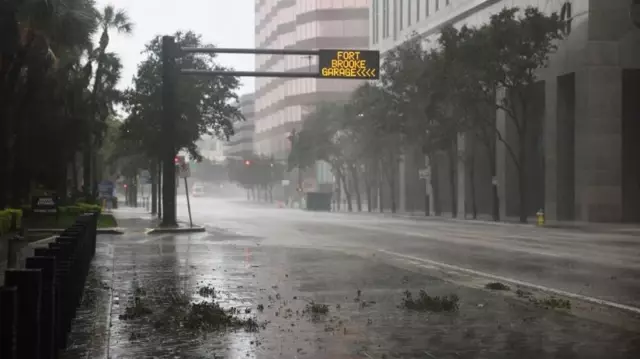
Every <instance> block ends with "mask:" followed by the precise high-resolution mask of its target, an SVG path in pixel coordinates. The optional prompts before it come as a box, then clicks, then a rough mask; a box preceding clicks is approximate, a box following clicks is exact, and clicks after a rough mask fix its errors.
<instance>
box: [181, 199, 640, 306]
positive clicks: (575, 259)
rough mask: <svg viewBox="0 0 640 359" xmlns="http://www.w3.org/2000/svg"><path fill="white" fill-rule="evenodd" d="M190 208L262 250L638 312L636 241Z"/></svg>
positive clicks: (238, 204) (215, 202) (211, 202)
mask: <svg viewBox="0 0 640 359" xmlns="http://www.w3.org/2000/svg"><path fill="white" fill-rule="evenodd" d="M191 200H192V203H191V204H192V216H193V219H194V222H195V223H199V224H203V225H205V226H207V227H209V228H211V229H212V230H216V229H222V230H225V231H226V230H228V231H232V232H234V233H239V234H243V235H246V236H254V237H257V238H260V239H261V241H262V243H264V244H266V245H275V246H294V247H311V248H323V247H331V248H334V249H344V250H348V251H350V252H356V253H358V252H362V253H363V254H367V253H369V252H376V251H378V250H385V251H387V252H392V253H396V254H397V255H396V257H397V258H404V259H406V258H407V257H406V256H410V257H417V258H424V259H428V260H432V261H437V262H442V263H446V264H450V265H455V266H459V267H463V268H465V269H471V270H475V271H480V272H483V273H488V274H493V275H499V276H503V277H508V278H513V279H517V280H521V281H526V282H529V283H533V284H536V285H541V286H546V287H550V288H554V289H559V290H563V291H568V292H571V293H576V294H582V295H585V296H590V297H595V298H599V299H604V300H608V301H612V302H616V303H621V304H626V305H631V306H635V307H639V308H640V238H639V237H636V236H631V235H625V234H603V233H585V232H581V231H575V230H565V229H551V228H549V229H547V228H536V227H533V226H532V227H522V226H514V225H493V224H478V223H460V222H447V221H421V220H415V219H395V218H384V217H380V216H375V215H357V214H356V215H347V214H341V213H314V212H306V211H301V210H295V209H278V208H274V207H275V206H273V207H271V206H264V205H255V204H254V205H247V203H245V202H244V201H242V200H237V201H230V200H219V199H214V198H192V199H191ZM185 202H186V201H185V200H184V198H180V199H179V208H178V214H179V217H181V218H182V219H184V220H187V219H188V215H187V210H186V203H185ZM403 256H405V257H403Z"/></svg>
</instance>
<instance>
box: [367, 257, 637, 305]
mask: <svg viewBox="0 0 640 359" xmlns="http://www.w3.org/2000/svg"><path fill="white" fill-rule="evenodd" d="M378 252H381V253H386V254H388V255H392V256H396V257H400V258H404V259H409V260H412V261H418V262H422V263H428V264H430V265H432V266H436V267H441V268H447V269H451V270H454V271H458V272H463V273H467V274H471V275H475V276H480V277H485V278H490V279H493V280H497V281H502V282H507V283H511V284H517V285H521V286H523V287H529V288H533V289H537V290H540V291H543V292H548V293H553V294H557V295H561V296H564V297H568V298H573V299H578V300H582V301H585V302H589V303H593V304H598V305H604V306H607V307H611V308H616V309H621V310H626V311H630V312H633V313H636V314H640V308H637V307H632V306H630V305H625V304H620V303H616V302H611V301H608V300H604V299H598V298H594V297H589V296H586V295H582V294H576V293H571V292H566V291H564V290H560V289H555V288H550V287H546V286H543V285H538V284H533V283H529V282H525V281H521V280H517V279H513V278H507V277H502V276H499V275H495V274H491V273H485V272H480V271H477V270H473V269H468V268H463V267H459V266H455V265H452V264H446V263H442V262H438V261H433V260H430V259H425V258H419V257H414V256H410V255H407V254H402V253H397V252H391V251H387V250H384V249H378Z"/></svg>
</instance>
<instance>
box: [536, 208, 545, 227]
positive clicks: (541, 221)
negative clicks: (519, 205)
mask: <svg viewBox="0 0 640 359" xmlns="http://www.w3.org/2000/svg"><path fill="white" fill-rule="evenodd" d="M536 217H537V218H538V226H544V210H543V209H542V208H540V209H539V210H538V212H536Z"/></svg>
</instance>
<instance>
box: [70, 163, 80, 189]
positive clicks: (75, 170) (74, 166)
mask: <svg viewBox="0 0 640 359" xmlns="http://www.w3.org/2000/svg"><path fill="white" fill-rule="evenodd" d="M77 155H78V153H77V152H74V153H73V158H72V159H71V172H72V177H71V180H72V184H73V192H72V193H73V197H74V199H75V198H76V196H77V194H78V189H79V188H80V187H79V186H80V181H78V156H77Z"/></svg>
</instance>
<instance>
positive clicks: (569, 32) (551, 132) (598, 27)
mask: <svg viewBox="0 0 640 359" xmlns="http://www.w3.org/2000/svg"><path fill="white" fill-rule="evenodd" d="M631 4H632V1H630V0H395V1H394V0H372V2H371V7H370V9H371V15H372V18H371V21H370V28H369V31H370V34H371V41H370V45H371V47H373V48H376V49H379V50H380V51H381V52H383V53H384V52H385V51H387V50H389V49H391V48H394V47H395V46H398V45H399V44H400V43H402V42H403V41H405V39H406V38H407V37H408V36H410V35H411V34H412V33H414V32H415V33H417V34H419V35H420V36H421V37H422V38H423V39H424V40H425V44H434V41H433V40H435V38H436V36H437V35H438V32H439V30H440V28H441V27H442V26H443V25H445V24H453V25H454V26H461V25H463V24H466V25H470V26H475V25H481V24H483V23H486V22H487V21H488V20H489V17H490V15H491V14H495V13H497V12H499V11H500V10H501V9H503V8H504V7H511V6H519V7H521V8H522V7H525V6H536V7H538V8H539V9H541V10H542V11H544V12H546V13H551V12H557V13H559V14H560V15H561V17H563V18H564V19H565V20H568V23H567V27H566V29H565V33H566V37H565V39H564V40H562V41H560V42H559V44H558V45H559V48H558V51H557V53H556V54H554V55H553V56H552V57H551V63H550V66H549V68H547V69H545V70H542V71H540V72H539V74H538V75H539V80H540V81H539V83H538V85H537V86H536V89H535V91H534V92H535V94H532V98H533V99H534V101H535V103H536V106H534V108H535V111H534V112H535V113H532V114H531V116H532V117H531V118H532V119H534V120H533V121H532V122H531V123H532V126H533V127H534V129H532V131H531V132H532V133H533V136H532V138H531V141H528V142H530V143H529V144H528V148H527V151H528V156H529V159H530V160H529V165H528V166H527V179H528V186H527V189H526V195H527V197H528V203H529V208H528V212H529V214H534V213H535V212H536V211H537V210H538V209H540V208H542V209H544V211H545V212H546V216H547V218H549V219H554V220H577V221H605V222H621V221H622V222H640V161H638V157H637V156H638V154H639V153H640V141H638V138H640V121H638V116H639V114H640V101H638V95H639V94H640V70H638V69H640V41H639V40H640V30H639V29H637V28H636V26H634V24H633V21H632V20H631V18H630V16H629V13H630V7H631ZM636 13H637V12H636ZM383 55H384V54H383ZM496 121H497V126H498V128H499V129H500V131H501V133H502V134H503V135H504V136H507V141H509V140H510V139H513V137H510V136H514V131H513V129H512V128H511V127H512V126H513V125H512V124H511V122H510V121H509V120H508V119H506V116H505V114H504V113H502V112H501V111H498V112H497V114H496ZM458 142H459V148H461V149H463V150H464V149H465V148H466V149H467V150H469V149H471V150H472V151H473V150H474V146H475V145H474V144H473V143H472V142H471V141H470V140H469V138H468V137H466V138H465V137H461V138H460V140H459V141H458ZM512 143H513V142H512ZM496 156H497V158H496V160H497V171H496V173H495V176H492V174H491V173H483V174H482V175H481V177H482V179H480V180H479V184H481V185H482V186H483V187H482V188H485V189H486V188H487V186H489V187H488V188H490V186H491V184H492V183H495V184H497V187H498V193H499V199H500V204H501V206H500V207H501V211H502V216H503V218H504V217H505V216H513V215H515V214H516V213H517V209H518V207H519V199H518V188H517V177H516V171H515V169H514V164H513V162H512V161H511V159H510V158H509V156H508V154H507V150H506V149H505V146H504V145H501V144H498V150H497V154H496ZM485 160H486V159H485ZM420 161H421V160H418V161H405V162H404V163H403V165H402V166H403V169H402V170H401V171H400V172H401V174H402V176H403V177H404V178H405V180H403V181H402V185H401V189H400V191H399V192H400V198H401V200H400V202H401V206H404V209H407V208H408V207H410V206H411V205H412V204H411V200H410V199H411V198H412V197H414V198H415V197H419V196H416V195H415V193H414V194H410V193H409V192H411V191H412V190H415V191H419V190H420V188H419V187H416V185H415V183H412V182H416V181H418V180H417V169H416V168H415V167H418V166H420V165H419V164H418V165H417V166H413V164H416V163H419V162H420ZM411 162H413V163H411ZM422 162H423V164H422V165H421V166H424V161H423V160H422ZM467 166H468V164H465V163H458V164H457V168H458V170H459V172H460V173H463V174H464V173H466V172H467V171H468V170H469V168H468V167H467ZM409 167H412V169H411V170H409ZM483 168H486V166H483ZM485 172H487V171H486V170H485ZM442 185H443V186H445V187H446V186H447V184H446V181H443V184H442ZM456 186H457V189H458V206H457V211H458V213H459V214H460V215H462V214H464V213H465V210H466V212H467V213H468V212H469V203H470V194H469V192H470V191H469V188H470V184H469V183H468V179H467V176H464V175H463V176H458V179H457V183H456ZM422 187H424V184H422ZM445 187H441V190H442V195H443V196H446V195H447V192H448V189H445ZM422 191H424V188H423V189H422ZM484 192H486V193H488V194H489V195H490V193H491V191H490V190H484ZM479 196H480V197H482V198H481V200H480V201H479V205H480V206H481V207H482V208H481V211H483V212H490V208H489V207H490V205H489V207H488V205H487V203H489V202H490V199H488V198H487V195H486V194H484V193H481V194H479ZM483 196H484V197H483ZM422 202H424V201H422Z"/></svg>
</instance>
